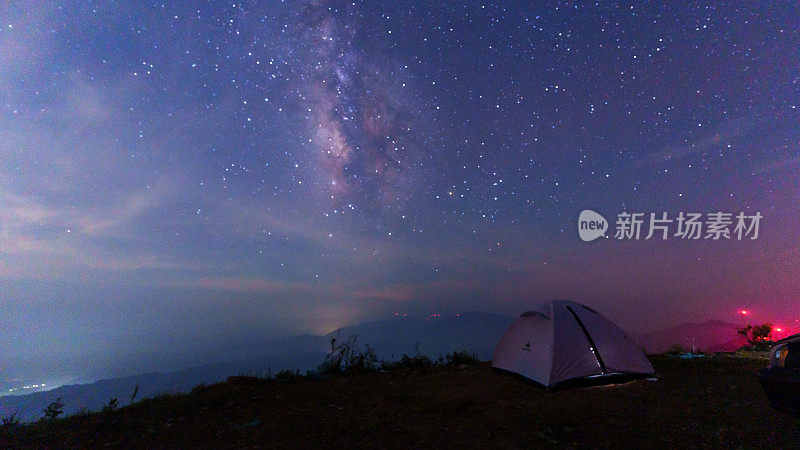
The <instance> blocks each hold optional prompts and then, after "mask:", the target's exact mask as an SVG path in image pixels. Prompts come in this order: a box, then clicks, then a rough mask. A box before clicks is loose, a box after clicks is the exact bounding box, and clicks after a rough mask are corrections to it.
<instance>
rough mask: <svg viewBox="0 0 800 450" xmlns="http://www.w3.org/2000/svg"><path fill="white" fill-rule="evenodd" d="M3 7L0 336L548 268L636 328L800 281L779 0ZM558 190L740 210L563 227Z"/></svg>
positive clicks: (153, 331) (149, 337) (564, 203)
mask: <svg viewBox="0 0 800 450" xmlns="http://www.w3.org/2000/svg"><path fill="white" fill-rule="evenodd" d="M1 8H2V9H0V27H1V28H0V137H2V139H0V277H2V279H3V285H2V286H0V299H1V300H0V301H1V302H2V303H0V312H1V313H2V314H0V315H1V316H2V318H0V327H2V328H5V329H7V330H10V333H9V334H10V335H11V336H12V345H11V348H12V350H13V356H12V354H8V355H7V354H5V353H0V359H6V358H12V357H13V358H15V359H14V361H15V362H16V364H17V365H24V364H33V363H32V362H30V361H32V360H33V359H32V358H31V357H28V356H25V355H29V354H36V353H37V352H39V353H41V352H44V354H45V356H47V355H48V353H47V352H55V353H53V354H52V355H50V356H51V357H56V356H54V355H56V354H58V355H62V354H66V353H69V352H75V351H77V350H76V349H80V352H82V354H86V355H92V356H90V357H88V356H87V358H90V359H91V358H100V359H102V358H107V359H109V360H110V359H113V358H114V357H115V356H114V355H124V354H128V353H126V352H130V351H131V348H136V346H145V347H146V346H147V345H150V344H147V343H148V342H154V341H153V340H154V339H156V338H155V337H154V336H157V337H158V338H157V339H158V340H164V341H169V342H173V343H174V344H170V345H168V346H167V347H166V348H165V349H163V352H164V354H172V353H180V352H183V351H185V349H186V348H188V347H185V346H189V345H190V343H192V342H195V341H197V340H200V341H203V342H205V341H208V342H217V341H216V340H218V339H222V338H221V336H224V337H226V338H227V337H230V336H238V335H239V334H242V335H246V334H247V333H255V332H258V333H267V334H274V335H276V336H277V335H283V334H287V333H291V332H296V331H298V330H299V331H304V332H322V331H330V330H331V329H333V328H336V327H338V326H342V325H346V324H351V323H354V322H357V321H360V320H365V319H368V318H374V317H382V316H386V315H389V314H395V313H397V312H398V311H399V312H403V313H406V312H415V313H419V314H433V313H436V314H439V313H453V314H455V313H456V312H462V311H465V310H470V309H478V310H491V311H495V310H499V311H503V312H508V313H516V312H518V310H521V309H525V308H527V307H528V306H526V305H529V304H530V303H531V302H538V301H545V300H549V299H551V298H555V297H558V298H570V299H572V300H579V301H583V302H585V303H588V304H593V305H596V306H597V307H599V308H602V309H603V311H604V312H605V313H606V314H607V315H608V316H609V317H613V318H614V319H615V321H617V322H618V323H620V324H621V325H623V326H626V327H628V328H631V329H634V330H636V329H637V328H642V329H644V328H647V329H653V328H657V327H658V326H664V325H669V324H673V323H678V322H685V321H689V320H692V321H701V320H704V319H707V318H721V319H725V318H726V317H728V315H729V314H730V315H733V314H735V312H736V311H738V310H739V308H741V307H744V306H746V307H747V308H748V309H750V310H755V311H761V314H762V316H761V317H763V318H764V320H772V321H780V320H786V321H788V320H790V319H792V318H790V317H784V316H785V314H784V311H785V310H786V309H791V308H794V310H797V307H798V306H800V304H798V300H797V298H798V297H797V294H798V286H797V284H796V282H795V280H796V279H797V275H800V273H798V268H800V264H798V262H800V261H799V260H798V255H800V250H798V232H800V227H798V215H797V208H798V200H800V191H798V183H800V176H798V173H800V171H799V170H798V169H800V127H799V126H798V123H800V121H799V119H800V111H798V105H800V73H798V70H797V69H798V67H800V53H798V51H797V49H798V48H800V32H799V31H798V30H800V22H798V17H800V11H798V7H797V5H796V4H794V3H791V2H786V3H781V4H772V3H770V4H767V3H763V2H754V3H748V4H747V5H721V4H720V5H717V4H713V5H712V4H709V5H689V6H687V5H674V4H671V3H665V4H649V3H647V4H645V3H641V2H633V3H622V4H620V3H616V4H601V3H578V2H543V3H535V4H525V3H524V2H446V3H443V4H426V3H422V2H407V1H395V2H362V1H355V2H343V1H322V0H320V1H298V2H293V1H291V2H290V1H271V2H236V1H234V2H180V3H173V4H168V3H159V2H121V3H120V2H63V3H61V2H43V3H41V4H37V5H35V6H32V5H25V6H20V5H16V4H14V5H4V6H2V7H1ZM583 209H592V210H595V211H598V212H600V213H602V214H604V215H605V216H606V217H609V218H611V217H614V216H615V215H616V214H618V213H620V212H624V211H628V212H643V213H651V212H652V213H658V214H661V212H662V211H663V212H669V215H670V216H671V217H672V216H677V215H678V213H679V212H684V211H685V212H703V213H711V212H715V211H727V212H730V213H739V212H743V213H746V214H748V215H752V214H755V213H756V212H760V213H761V214H762V215H763V216H764V219H763V224H762V228H761V234H760V236H759V238H758V239H757V240H753V241H751V242H749V241H748V242H745V241H742V242H733V241H729V242H716V243H714V242H695V243H692V242H681V241H680V240H668V241H665V242H663V243H662V242H644V241H642V242H612V241H611V240H606V241H601V242H595V243H584V242H581V241H580V240H579V239H578V234H577V229H576V221H577V217H578V214H579V213H580V211H581V210H583ZM648 215H649V214H648ZM612 235H613V233H612ZM43 322H44V323H52V324H53V326H52V327H47V328H41V327H39V326H38V324H40V323H43ZM109 327H118V328H120V329H121V330H122V331H120V333H121V334H122V335H125V336H129V337H130V341H131V342H132V343H126V342H122V341H115V340H113V342H112V343H111V344H110V345H109V346H105V347H104V346H100V345H99V344H97V343H96V341H97V340H98V339H101V338H102V337H103V336H106V333H107V331H105V330H107V329H108V328H109ZM54 340H57V341H59V342H62V344H60V347H58V350H54V349H53V348H54V347H53V346H52V342H53V341H54ZM45 348H47V349H48V350H47V351H44V350H42V349H45ZM0 352H1V351H0ZM98 355H102V356H98ZM0 375H2V374H0Z"/></svg>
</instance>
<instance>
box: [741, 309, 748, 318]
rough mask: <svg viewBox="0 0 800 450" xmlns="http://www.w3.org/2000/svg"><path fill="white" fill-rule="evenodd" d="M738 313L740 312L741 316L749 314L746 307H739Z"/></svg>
mask: <svg viewBox="0 0 800 450" xmlns="http://www.w3.org/2000/svg"><path fill="white" fill-rule="evenodd" d="M739 314H741V315H743V316H746V315H748V314H750V311H748V310H746V309H741V310H739Z"/></svg>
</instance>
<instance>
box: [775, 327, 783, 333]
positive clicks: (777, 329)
mask: <svg viewBox="0 0 800 450" xmlns="http://www.w3.org/2000/svg"><path fill="white" fill-rule="evenodd" d="M775 331H777V332H778V333H780V332H781V331H783V328H775Z"/></svg>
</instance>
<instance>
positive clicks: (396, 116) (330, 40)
mask: <svg viewBox="0 0 800 450" xmlns="http://www.w3.org/2000/svg"><path fill="white" fill-rule="evenodd" d="M300 14H301V16H302V17H303V19H302V20H301V21H300V22H299V24H298V27H297V36H295V38H296V39H297V40H298V41H299V42H302V44H300V45H299V46H298V45H295V46H294V47H293V52H294V53H295V54H296V53H297V52H298V51H299V52H302V54H301V55H298V57H299V58H300V60H301V61H302V64H303V67H304V70H303V75H302V76H300V77H299V80H300V84H299V85H298V86H297V90H298V91H299V92H301V93H302V94H303V95H304V96H305V97H306V100H307V105H308V108H309V117H308V125H309V135H310V138H309V141H310V142H311V143H312V144H313V146H312V148H313V163H314V164H315V166H316V167H317V170H318V171H319V179H318V180H316V181H317V183H318V185H319V187H320V188H321V190H322V193H323V194H327V195H330V198H331V200H333V204H334V205H338V206H340V207H341V206H342V205H344V204H349V205H352V204H353V202H355V203H357V207H359V208H366V209H372V210H373V211H374V212H380V211H375V210H376V208H377V209H378V210H384V212H385V210H386V209H390V208H391V207H392V206H398V205H401V204H402V203H403V202H404V201H405V200H407V199H408V198H409V197H410V196H411V195H412V192H413V186H412V183H411V182H410V181H411V178H412V177H413V172H414V169H415V167H414V166H415V165H416V162H415V159H416V158H417V157H418V154H417V153H415V152H419V148H418V146H419V143H418V142H415V139H414V137H413V134H414V132H415V131H416V130H414V128H413V127H414V124H415V122H416V121H417V120H418V117H417V114H416V113H415V111H414V110H413V105H410V104H409V99H408V98H405V97H404V95H405V94H404V93H403V88H404V86H405V85H404V84H403V83H402V81H400V80H402V79H403V78H404V77H405V76H406V75H405V74H404V73H403V72H404V71H405V70H404V69H403V68H402V67H401V66H400V65H399V64H397V63H393V62H392V61H390V60H386V59H384V58H382V55H381V54H380V52H376V51H374V50H370V49H369V48H367V47H369V45H368V43H369V41H370V39H374V38H375V36H372V35H370V33H369V31H368V30H365V29H364V28H365V27H364V24H363V22H364V19H363V14H362V13H361V12H360V11H359V7H357V6H355V5H354V4H352V3H350V2H315V3H310V4H307V5H306V6H305V7H304V8H303V9H302V12H301V13H300Z"/></svg>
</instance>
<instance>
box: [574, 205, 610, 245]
mask: <svg viewBox="0 0 800 450" xmlns="http://www.w3.org/2000/svg"><path fill="white" fill-rule="evenodd" d="M606 231H608V221H607V220H606V218H605V217H603V216H601V215H600V214H598V213H596V212H594V211H592V210H591V209H584V210H583V211H581V214H580V216H578V235H579V236H580V237H581V239H582V240H583V241H584V242H591V241H593V240H595V239H598V238H601V237H605V235H606Z"/></svg>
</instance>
